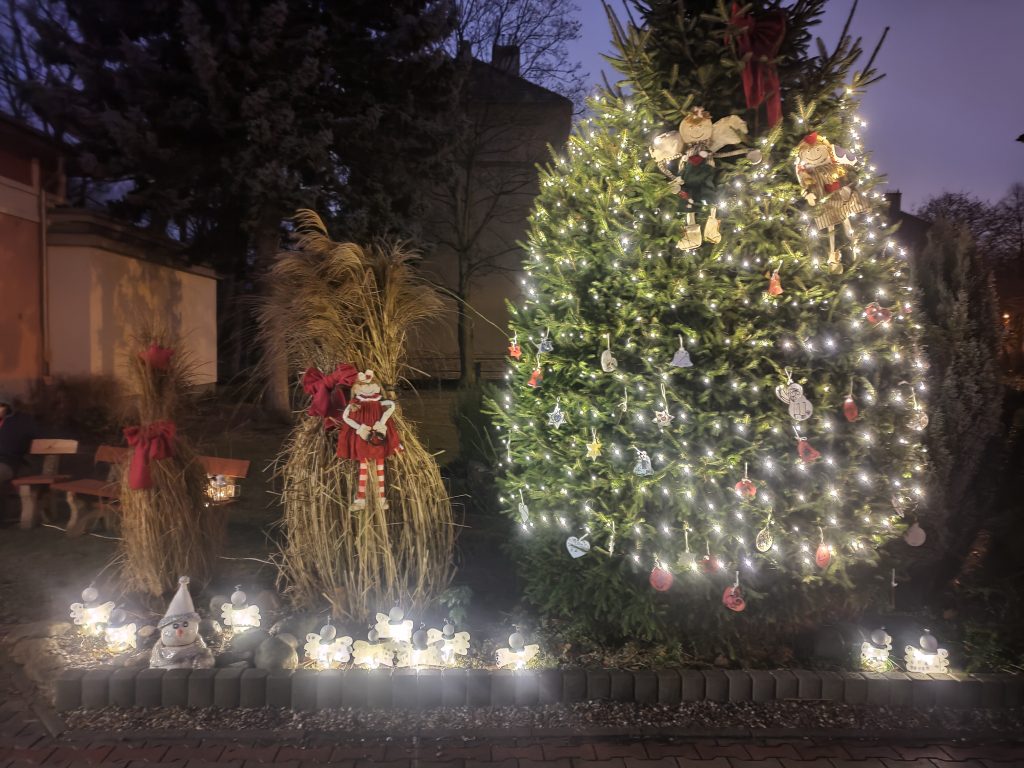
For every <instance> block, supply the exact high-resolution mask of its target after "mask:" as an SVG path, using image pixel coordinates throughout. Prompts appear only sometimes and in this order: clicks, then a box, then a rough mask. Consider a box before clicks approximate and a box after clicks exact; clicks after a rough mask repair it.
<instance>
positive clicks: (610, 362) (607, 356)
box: [601, 333, 619, 373]
mask: <svg viewBox="0 0 1024 768" xmlns="http://www.w3.org/2000/svg"><path fill="white" fill-rule="evenodd" d="M605 342H606V344H607V346H606V347H605V350H604V352H602V353H601V370H602V371H604V372H605V373H612V372H613V371H614V370H615V369H616V368H618V367H619V361H618V360H616V359H615V355H613V354H612V335H611V334H610V333H606V334H605Z"/></svg>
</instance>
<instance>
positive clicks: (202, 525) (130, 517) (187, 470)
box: [121, 331, 225, 597]
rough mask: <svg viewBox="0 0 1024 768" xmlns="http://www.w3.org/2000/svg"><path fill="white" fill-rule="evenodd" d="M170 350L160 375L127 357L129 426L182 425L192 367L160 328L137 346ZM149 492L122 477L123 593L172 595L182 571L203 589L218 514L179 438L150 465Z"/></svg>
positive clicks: (219, 532) (218, 540)
mask: <svg viewBox="0 0 1024 768" xmlns="http://www.w3.org/2000/svg"><path fill="white" fill-rule="evenodd" d="M154 342H155V343H156V344H158V345H159V346H161V347H165V348H169V349H173V350H174V354H173V356H171V358H170V362H169V365H168V367H167V369H166V370H159V369H158V368H155V367H154V366H152V365H150V364H148V363H147V362H145V361H144V360H143V359H142V358H141V357H140V356H139V355H137V354H134V353H133V354H131V355H130V358H129V360H128V380H129V384H130V386H131V389H132V398H131V400H130V405H129V408H128V411H129V413H128V421H129V423H131V424H137V425H147V424H153V423H154V422H159V421H172V422H175V423H180V422H179V418H180V417H181V416H182V415H183V412H184V409H183V406H185V405H186V404H187V401H188V398H189V395H190V394H191V392H192V390H193V383H192V380H193V366H192V364H191V361H190V359H189V356H188V353H187V352H186V351H185V350H183V349H182V344H181V341H180V339H178V338H177V337H175V336H173V335H172V334H170V333H168V332H166V331H153V332H148V333H145V334H144V335H143V336H142V337H141V338H140V339H139V340H138V349H140V350H144V349H147V348H149V346H150V344H151V343H154ZM149 470H150V475H151V477H152V482H153V485H152V488H148V489H145V490H135V489H132V488H131V487H130V486H129V473H128V469H127V465H126V467H125V469H124V471H123V472H122V473H121V528H122V541H121V554H122V557H121V568H122V578H123V581H124V586H125V588H126V589H127V590H128V591H132V592H140V593H144V594H149V595H152V596H153V597H159V596H160V595H163V594H166V593H170V592H173V591H174V589H175V588H176V587H177V584H178V577H179V576H181V575H183V574H187V575H189V576H190V577H191V578H192V582H193V583H194V584H197V585H199V586H200V588H202V587H203V586H205V585H206V584H207V583H208V582H209V580H210V578H211V577H212V575H213V572H214V568H215V565H216V562H217V556H218V555H219V554H220V552H221V550H222V548H223V541H224V526H225V518H224V512H223V510H222V509H221V508H218V507H208V506H207V504H206V495H205V490H206V484H207V483H206V474H205V472H204V470H203V468H202V466H201V464H200V463H199V461H198V460H197V457H196V453H195V451H194V450H193V448H192V446H191V445H190V444H189V442H188V440H187V439H186V438H185V437H184V436H183V435H181V434H180V433H178V434H177V435H176V437H175V439H174V441H173V454H172V455H171V456H170V457H168V458H165V459H162V460H160V461H151V462H150V463H149Z"/></svg>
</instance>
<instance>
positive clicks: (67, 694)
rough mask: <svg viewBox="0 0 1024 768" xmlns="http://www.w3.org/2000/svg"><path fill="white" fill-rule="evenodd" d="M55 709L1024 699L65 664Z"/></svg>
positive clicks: (528, 675)
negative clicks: (132, 669)
mask: <svg viewBox="0 0 1024 768" xmlns="http://www.w3.org/2000/svg"><path fill="white" fill-rule="evenodd" d="M54 698H55V702H54V704H55V707H56V709H57V710H58V711H67V710H71V709H77V708H78V707H83V708H85V709H95V708H100V707H106V706H115V707H122V708H127V707H151V706H165V707H166V706H188V707H220V708H229V709H230V708H237V707H250V708H251V707H291V708H293V709H299V710H306V711H315V710H319V709H329V708H334V707H339V706H346V707H359V708H371V709H391V708H396V709H430V708H434V707H440V706H466V705H468V706H476V707H505V706H533V705H536V704H557V703H565V704H571V703H574V702H579V701H593V700H599V699H612V700H615V701H620V702H637V703H641V704H643V703H654V702H658V703H662V704H678V703H680V702H682V701H730V702H747V701H753V702H765V701H778V700H784V699H788V700H793V699H799V700H805V701H821V700H833V701H845V702H846V703H848V704H872V705H895V706H909V707H913V708H915V709H930V708H931V707H933V706H943V707H953V708H959V709H973V708H978V707H984V708H990V709H1003V708H1007V707H1016V706H1020V705H1021V702H1022V700H1024V677H1021V676H1014V675H992V674H985V675H970V674H963V673H953V674H949V675H918V674H910V675H904V674H902V673H890V674H886V675H874V674H867V673H855V672H847V673H842V674H837V673H835V672H812V671H808V670H794V671H790V670H774V671H770V672H766V671H761V670H728V671H726V672H723V671H722V670H691V669H680V670H658V671H656V672H652V671H650V670H640V671H630V670H621V669H595V670H580V669H566V670H557V669H541V670H530V669H528V670H517V671H514V672H513V671H510V670H497V671H493V672H492V671H489V670H481V669H473V670H459V669H454V670H443V671H439V670H433V669H432V670H412V669H400V670H380V669H378V670H374V671H372V672H367V671H366V670H331V671H327V672H314V671H312V670H298V671H297V672H294V673H292V672H273V673H269V674H268V673H265V672H262V671H260V670H245V671H244V672H241V673H239V670H237V669H217V670H170V671H165V670H156V669H153V670H143V671H142V672H139V673H138V674H135V673H131V674H126V673H125V672H124V671H115V670H113V669H93V670H89V671H88V672H86V673H85V674H83V673H82V672H81V670H74V669H72V670H67V671H66V672H64V673H63V674H62V675H61V676H60V677H59V678H58V679H57V683H56V695H55V697H54Z"/></svg>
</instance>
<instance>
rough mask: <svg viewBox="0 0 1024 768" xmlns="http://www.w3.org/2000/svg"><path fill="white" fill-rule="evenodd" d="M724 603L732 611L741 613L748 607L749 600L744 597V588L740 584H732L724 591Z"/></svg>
mask: <svg viewBox="0 0 1024 768" xmlns="http://www.w3.org/2000/svg"><path fill="white" fill-rule="evenodd" d="M722 605H724V606H725V607H726V608H728V609H729V610H730V611H736V612H737V613H739V612H740V611H742V610H743V609H744V608H746V607H747V601H746V600H744V599H743V588H742V587H741V586H740V585H739V584H730V585H729V586H728V587H726V588H725V591H724V592H722Z"/></svg>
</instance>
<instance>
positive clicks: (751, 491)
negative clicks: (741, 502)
mask: <svg viewBox="0 0 1024 768" xmlns="http://www.w3.org/2000/svg"><path fill="white" fill-rule="evenodd" d="M733 487H734V488H735V489H736V493H738V494H739V495H740V496H741V497H743V498H744V499H752V498H754V497H755V496H757V486H756V485H754V481H753V480H750V479H749V478H746V477H745V478H743V479H742V480H740V481H739V482H738V483H736V485H735V486H733Z"/></svg>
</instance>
